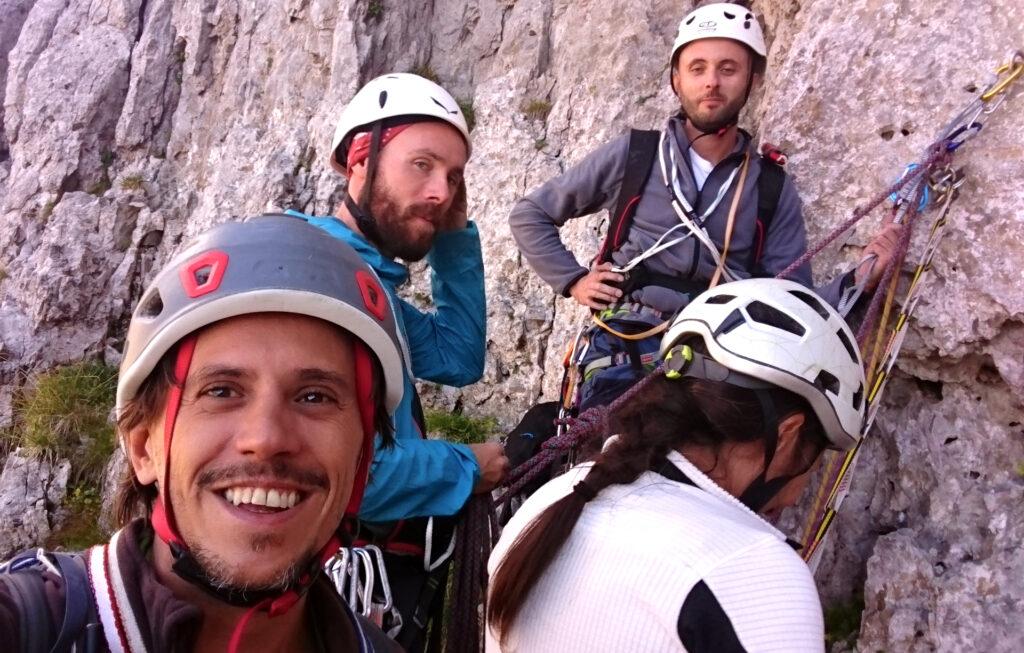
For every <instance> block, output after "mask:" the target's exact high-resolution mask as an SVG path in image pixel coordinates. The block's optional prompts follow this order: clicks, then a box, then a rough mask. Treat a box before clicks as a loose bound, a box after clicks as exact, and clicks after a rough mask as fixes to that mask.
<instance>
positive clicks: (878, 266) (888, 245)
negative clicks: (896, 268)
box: [854, 221, 902, 292]
mask: <svg viewBox="0 0 1024 653" xmlns="http://www.w3.org/2000/svg"><path fill="white" fill-rule="evenodd" d="M901 231H902V225H898V224H896V223H894V222H891V221H886V222H883V223H882V228H881V230H880V231H879V232H878V233H877V234H875V237H874V238H872V239H871V242H870V243H868V246H867V247H865V248H864V258H863V259H861V260H867V259H868V258H870V257H871V256H875V257H877V258H875V259H874V264H873V265H872V266H871V272H870V273H869V272H867V271H866V270H865V267H866V266H864V265H860V266H858V267H857V271H856V272H855V273H854V274H855V275H856V280H857V282H858V283H860V280H861V278H862V277H863V275H864V274H868V275H869V276H868V279H867V284H866V285H865V286H864V290H865V291H867V292H872V291H873V290H874V289H875V287H876V286H877V285H878V282H879V281H880V280H881V279H882V273H883V272H885V267H886V266H887V265H889V261H891V260H892V257H893V256H895V255H896V250H897V249H899V244H900V232H901Z"/></svg>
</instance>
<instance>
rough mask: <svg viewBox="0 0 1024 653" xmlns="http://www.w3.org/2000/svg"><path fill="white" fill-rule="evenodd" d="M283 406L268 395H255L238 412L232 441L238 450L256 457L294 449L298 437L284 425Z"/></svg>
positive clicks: (286, 422) (290, 451)
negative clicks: (254, 397)
mask: <svg viewBox="0 0 1024 653" xmlns="http://www.w3.org/2000/svg"><path fill="white" fill-rule="evenodd" d="M287 415H288V411H287V407H286V406H283V405H282V402H281V401H278V400H276V399H273V398H270V397H260V398H256V399H254V400H252V401H250V402H248V404H247V405H246V407H245V409H244V410H243V411H242V414H241V415H239V416H238V421H237V429H238V431H237V432H236V434H235V437H234V445H235V447H236V449H237V450H238V451H239V453H242V454H245V455H249V456H255V457H256V458H258V459H260V460H266V459H270V458H273V457H274V456H277V455H280V454H282V453H294V452H295V451H296V450H297V445H298V438H296V437H295V434H294V433H293V432H292V430H291V429H290V428H289V427H288V419H287Z"/></svg>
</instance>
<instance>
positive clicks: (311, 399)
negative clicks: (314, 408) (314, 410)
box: [299, 390, 331, 404]
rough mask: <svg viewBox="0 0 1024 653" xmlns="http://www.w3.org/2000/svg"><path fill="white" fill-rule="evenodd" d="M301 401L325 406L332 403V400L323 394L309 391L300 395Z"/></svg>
mask: <svg viewBox="0 0 1024 653" xmlns="http://www.w3.org/2000/svg"><path fill="white" fill-rule="evenodd" d="M299 401H301V402H303V403H307V404H324V403H327V402H328V401H331V398H330V397H329V396H327V394H325V393H323V392H318V391H316V390H308V391H306V392H303V393H302V394H300V395H299Z"/></svg>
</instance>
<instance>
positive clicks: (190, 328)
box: [117, 215, 404, 635]
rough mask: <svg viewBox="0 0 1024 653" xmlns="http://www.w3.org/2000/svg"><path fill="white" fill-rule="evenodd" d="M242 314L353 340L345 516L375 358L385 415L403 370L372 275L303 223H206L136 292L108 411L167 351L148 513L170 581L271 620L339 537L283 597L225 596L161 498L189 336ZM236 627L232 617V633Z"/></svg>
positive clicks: (191, 344)
mask: <svg viewBox="0 0 1024 653" xmlns="http://www.w3.org/2000/svg"><path fill="white" fill-rule="evenodd" d="M252 313H293V314H298V315H307V316H309V317H315V318H319V319H321V320H325V321H327V322H330V323H332V324H335V325H337V326H339V327H341V328H342V329H345V330H346V331H347V332H349V333H350V334H352V335H353V336H354V343H353V349H354V363H355V377H356V378H355V394H356V402H357V405H358V407H359V416H360V422H361V426H362V428H363V444H362V449H361V455H360V459H359V464H358V467H357V469H356V477H355V482H354V485H353V488H352V494H351V498H350V500H349V504H348V506H347V507H346V514H349V515H354V514H357V513H358V510H359V505H360V502H361V500H362V496H363V492H364V490H365V488H366V482H367V478H368V473H369V467H370V462H371V460H372V458H373V443H374V437H375V430H376V428H375V426H376V424H377V423H378V422H377V415H376V404H377V400H376V398H375V397H374V388H373V385H374V373H373V365H374V359H376V362H377V363H378V364H379V365H380V369H381V371H382V373H383V377H384V386H385V388H384V402H383V403H384V407H385V409H386V410H387V411H388V412H391V411H393V410H394V409H395V408H396V407H397V406H398V404H399V402H400V401H401V400H402V394H403V387H404V380H403V373H404V370H403V358H402V354H401V353H400V352H401V351H402V346H401V340H400V339H399V332H398V327H397V324H396V322H395V315H394V313H393V311H392V308H391V303H390V300H389V299H388V296H387V295H386V294H385V291H384V289H383V288H382V287H381V285H380V282H379V280H378V279H377V276H376V274H374V272H373V269H372V268H370V267H369V266H368V265H367V264H366V263H365V262H364V261H363V260H362V259H361V258H360V257H359V255H358V254H357V253H356V252H355V250H353V249H352V248H351V247H350V246H348V245H347V244H345V243H343V242H341V241H340V240H337V239H335V238H331V237H329V236H327V235H326V234H324V232H323V231H322V230H320V229H318V228H316V227H314V226H312V225H310V224H309V223H307V222H306V221H305V220H302V219H301V218H296V217H291V216H286V215H269V216H260V217H256V218H250V219H248V220H245V221H242V222H228V223H225V224H221V225H219V226H216V227H214V228H212V229H210V230H209V231H207V232H205V233H203V234H201V235H200V236H199V237H197V238H196V239H195V240H194V241H192V243H191V244H189V245H188V246H187V247H186V248H185V249H184V250H182V251H181V252H179V253H178V254H177V255H175V256H174V257H173V258H172V259H171V260H170V261H169V262H168V263H167V265H166V266H164V268H163V270H162V271H161V272H160V273H159V274H157V276H156V278H155V279H154V280H153V282H152V283H151V284H150V285H149V287H148V288H147V289H146V291H145V292H144V293H143V295H142V299H141V300H140V302H139V305H138V307H137V308H136V309H135V313H134V314H133V315H132V321H131V324H130V325H129V327H128V339H127V342H126V343H125V353H124V358H123V360H122V362H121V370H120V375H119V377H118V385H117V411H118V414H120V412H121V411H122V410H123V409H124V407H125V404H126V403H127V402H128V401H130V400H132V399H133V398H134V397H135V395H136V393H137V392H138V390H139V387H140V386H141V385H142V383H143V381H144V380H145V379H146V378H147V377H148V376H149V375H150V374H151V373H152V372H153V371H154V370H155V369H156V367H157V365H158V364H159V362H160V361H161V360H162V359H163V358H164V356H165V355H167V354H168V353H169V352H172V351H174V352H175V353H174V356H175V359H174V376H175V379H176V380H177V383H176V384H174V385H172V386H171V389H170V391H169V392H168V398H167V405H166V410H165V417H164V429H163V430H164V433H163V435H164V450H165V452H167V453H166V454H165V457H166V460H165V464H164V472H163V478H161V480H160V483H161V487H162V489H163V492H161V495H160V496H159V497H158V498H157V501H156V503H155V504H154V506H153V513H152V515H151V516H150V521H151V523H152V525H153V530H154V531H155V532H156V534H157V535H158V536H159V537H160V539H161V540H163V541H164V542H166V543H167V544H168V546H169V547H170V549H171V552H172V555H173V556H174V563H173V565H172V568H173V569H174V571H175V573H177V574H178V575H179V576H181V577H182V578H184V579H185V580H187V581H189V582H191V583H194V584H196V585H197V586H199V587H201V588H202V589H204V590H205V591H207V592H209V593H210V594H213V595H214V596H216V597H218V598H219V599H221V600H223V601H226V602H228V603H230V604H232V605H239V606H250V607H251V609H252V610H266V611H269V613H270V614H271V616H273V615H276V614H281V613H283V612H285V611H287V610H288V609H289V608H290V607H291V606H293V605H295V603H296V602H297V600H298V597H299V596H301V594H302V592H304V591H305V590H306V589H308V587H309V586H310V584H311V583H312V582H313V579H315V578H316V574H317V573H318V572H319V570H320V568H321V566H322V564H323V560H325V559H326V558H327V557H329V556H330V555H333V553H334V552H335V551H337V549H338V547H339V546H340V538H339V536H338V535H337V534H335V535H334V536H332V537H331V538H330V540H329V541H327V542H325V543H324V544H323V547H322V548H321V549H320V551H319V552H318V554H317V556H314V559H313V560H311V561H310V564H309V567H308V569H307V571H306V573H304V574H302V575H301V576H300V578H299V579H298V580H297V581H296V582H295V583H294V584H293V586H291V587H289V588H287V589H286V590H282V591H278V590H267V591H255V592H253V591H248V590H245V589H236V588H226V587H223V586H222V585H221V584H218V583H215V582H213V581H211V580H210V578H209V576H208V575H207V572H206V570H205V569H203V568H202V567H201V565H199V564H198V562H197V561H196V560H195V558H194V557H193V556H192V554H191V552H190V551H189V549H188V547H187V545H186V544H185V542H184V540H183V539H182V538H181V534H180V532H179V531H178V528H177V524H176V522H175V518H174V511H173V507H172V506H171V504H170V502H169V500H168V498H167V495H168V493H169V490H168V488H169V484H170V482H171V478H170V471H169V470H170V467H171V465H170V460H169V458H170V455H171V441H172V438H173V434H174V426H175V421H176V417H177V413H178V410H179V408H180V406H181V397H182V385H183V381H184V379H185V378H187V375H188V369H189V366H190V364H191V360H192V352H193V351H194V349H195V344H196V340H197V332H198V331H199V330H201V329H202V328H203V327H206V326H208V325H210V324H213V323H214V322H217V321H219V320H224V319H227V318H230V317H236V316H240V315H248V314H252ZM339 527H340V524H339ZM246 621H247V619H245V618H243V619H241V620H240V621H239V625H238V626H237V628H236V631H237V632H236V635H237V634H238V632H240V631H241V629H243V628H244V626H245V623H246Z"/></svg>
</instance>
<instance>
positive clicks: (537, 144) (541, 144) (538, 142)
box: [533, 138, 548, 152]
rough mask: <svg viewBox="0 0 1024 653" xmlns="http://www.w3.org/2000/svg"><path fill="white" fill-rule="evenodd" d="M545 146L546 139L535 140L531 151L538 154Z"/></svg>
mask: <svg viewBox="0 0 1024 653" xmlns="http://www.w3.org/2000/svg"><path fill="white" fill-rule="evenodd" d="M547 146H548V139H546V138H538V139H537V140H535V141H534V142H533V149H535V150H537V151H538V152H540V151H541V150H543V149H544V148H545V147H547Z"/></svg>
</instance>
